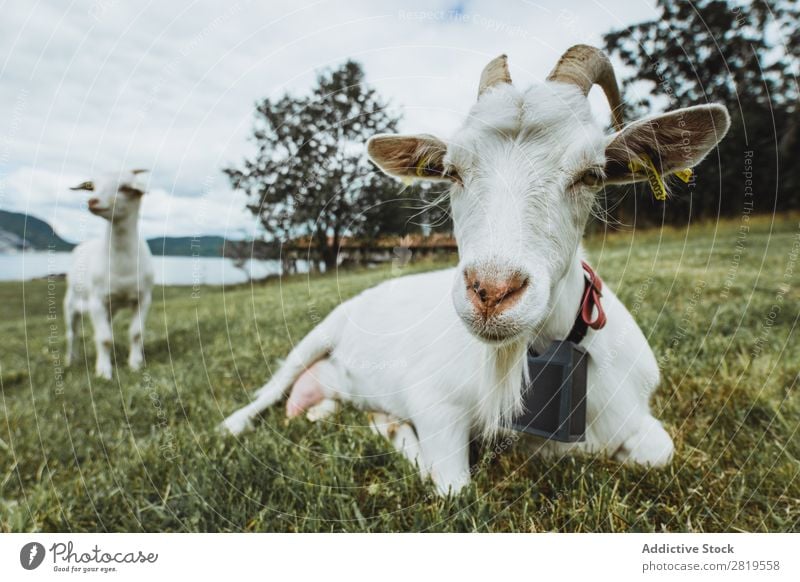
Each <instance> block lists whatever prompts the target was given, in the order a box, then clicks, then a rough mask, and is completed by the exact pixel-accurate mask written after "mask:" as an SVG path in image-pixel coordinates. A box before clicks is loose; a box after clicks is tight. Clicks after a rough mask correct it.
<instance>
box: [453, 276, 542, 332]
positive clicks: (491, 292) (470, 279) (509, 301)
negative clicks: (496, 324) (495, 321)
mask: <svg viewBox="0 0 800 582" xmlns="http://www.w3.org/2000/svg"><path fill="white" fill-rule="evenodd" d="M464 282H465V284H466V286H467V297H468V298H469V301H470V303H471V304H472V307H473V308H474V309H475V312H476V314H477V315H479V316H480V318H481V319H482V320H483V321H484V322H486V321H489V320H490V319H492V318H494V317H497V316H499V315H500V314H502V313H504V312H505V311H508V310H509V309H510V308H512V307H513V306H514V305H516V304H517V303H518V302H519V300H520V299H521V298H522V296H523V295H524V294H525V291H526V290H527V288H528V277H527V276H525V275H523V274H522V273H519V272H514V273H511V274H510V275H508V276H504V277H497V276H491V275H487V274H483V275H482V274H481V273H480V272H479V271H478V270H476V269H472V268H468V269H466V270H465V271H464Z"/></svg>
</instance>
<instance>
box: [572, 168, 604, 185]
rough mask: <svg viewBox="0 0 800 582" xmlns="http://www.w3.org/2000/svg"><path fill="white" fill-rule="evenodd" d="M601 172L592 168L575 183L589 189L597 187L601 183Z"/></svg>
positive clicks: (602, 176)
mask: <svg viewBox="0 0 800 582" xmlns="http://www.w3.org/2000/svg"><path fill="white" fill-rule="evenodd" d="M603 178H605V176H604V175H603V171H602V170H601V169H599V168H592V169H591V170H586V171H585V172H584V173H583V174H581V176H580V177H579V178H578V179H577V180H576V181H575V182H576V185H579V184H582V185H584V186H588V187H590V188H593V187H596V186H599V185H600V184H602V183H603Z"/></svg>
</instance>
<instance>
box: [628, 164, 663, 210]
mask: <svg viewBox="0 0 800 582" xmlns="http://www.w3.org/2000/svg"><path fill="white" fill-rule="evenodd" d="M628 169H630V171H631V173H633V174H635V173H636V172H638V171H640V170H644V172H645V173H646V174H647V182H648V183H649V184H650V189H651V190H652V191H653V196H654V197H655V199H656V200H662V201H663V200H666V199H667V188H666V186H664V180H662V179H661V174H659V173H658V170H657V169H656V166H655V164H653V160H651V159H650V156H648V155H647V154H643V155H642V161H641V162H639V161H638V160H634V161H631V162H630V163H628Z"/></svg>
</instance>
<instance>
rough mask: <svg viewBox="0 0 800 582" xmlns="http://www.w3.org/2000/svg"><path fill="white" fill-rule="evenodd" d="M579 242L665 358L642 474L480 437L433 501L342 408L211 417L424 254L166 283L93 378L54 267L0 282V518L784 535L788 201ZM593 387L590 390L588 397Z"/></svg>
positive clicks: (524, 442)
mask: <svg viewBox="0 0 800 582" xmlns="http://www.w3.org/2000/svg"><path fill="white" fill-rule="evenodd" d="M587 248H588V250H589V254H590V257H591V259H592V261H593V263H594V265H595V266H596V267H597V269H598V271H599V273H600V274H601V276H602V277H603V278H604V280H605V282H606V284H608V285H610V286H612V287H613V288H614V289H615V290H616V292H617V293H618V295H619V296H620V297H621V298H622V300H623V301H624V302H625V303H626V304H627V306H628V308H629V309H630V310H631V311H632V312H633V313H634V315H635V317H636V318H637V320H638V321H639V322H640V325H641V327H642V329H643V330H644V332H645V334H646V335H647V336H648V338H649V340H650V342H651V344H652V345H653V347H654V351H655V353H656V355H657V357H658V358H659V361H660V364H661V369H662V383H661V386H660V388H659V389H658V391H657V395H656V397H655V399H654V401H653V408H654V410H655V413H656V416H657V417H659V418H661V419H663V420H664V422H665V423H666V426H667V429H668V431H669V432H670V433H671V434H672V436H673V437H674V439H675V444H676V448H677V450H676V455H675V458H674V461H673V463H672V465H671V466H670V467H669V468H668V469H665V470H660V471H648V470H645V469H642V468H633V467H623V466H620V465H619V464H616V463H614V462H611V461H609V460H606V459H604V458H601V457H596V456H578V457H565V458H561V459H558V460H543V459H540V458H537V457H536V456H535V455H533V451H534V449H535V443H534V442H533V441H532V440H529V437H522V438H520V439H518V440H516V442H515V443H513V445H512V446H508V447H505V446H502V447H497V446H496V445H495V444H493V443H486V444H483V445H482V446H481V447H479V448H478V449H477V450H476V455H477V456H476V459H475V461H476V470H475V473H474V479H473V483H472V484H471V485H470V486H469V487H468V488H467V489H466V491H465V493H464V494H463V495H461V496H458V497H455V498H449V499H440V498H438V497H436V496H435V495H433V494H432V491H433V489H432V486H431V485H430V483H425V482H421V481H420V480H419V478H418V477H417V473H416V470H415V469H414V468H413V467H411V466H410V465H409V464H408V463H407V462H405V461H404V460H402V459H401V458H400V457H399V456H398V455H397V454H396V453H395V452H394V451H393V450H392V449H391V447H390V445H389V444H388V443H386V442H384V441H383V440H382V439H381V438H380V437H377V436H375V435H373V434H372V432H371V431H370V430H369V428H368V426H367V416H366V414H365V413H364V412H361V411H358V410H355V409H353V408H350V407H343V408H342V409H341V410H340V412H339V413H337V414H336V415H335V416H334V417H333V418H331V419H329V420H326V421H324V422H320V423H316V424H312V423H309V422H307V421H306V420H304V419H302V420H294V421H292V422H287V421H286V420H285V419H284V417H283V409H282V406H276V407H274V408H273V409H271V410H269V411H268V412H267V413H265V414H264V416H263V419H262V420H261V421H259V422H258V423H257V428H256V430H254V431H252V432H250V433H247V434H245V435H243V436H242V437H240V438H238V439H237V438H231V437H225V436H223V435H220V434H218V433H217V432H216V431H215V427H216V425H217V424H218V423H219V422H220V421H221V420H222V419H223V418H224V417H225V416H226V415H227V414H229V413H230V412H232V411H233V410H235V409H236V408H238V407H239V406H241V405H243V404H244V403H246V402H247V401H248V400H249V398H250V396H251V394H252V391H253V389H255V388H257V387H258V386H260V385H261V384H262V383H263V382H264V381H265V380H267V379H268V378H269V376H270V374H271V373H272V371H273V370H274V369H275V366H276V364H277V363H278V362H279V360H280V358H282V357H284V356H285V355H286V353H287V352H288V350H289V349H290V347H291V345H292V344H293V343H295V342H296V341H298V339H299V338H300V337H302V335H303V334H304V333H306V332H307V331H308V330H309V329H311V327H313V326H314V324H315V322H316V321H319V319H320V318H321V317H324V315H325V314H326V313H327V312H329V311H330V310H331V309H332V308H333V307H334V306H336V305H337V304H338V303H340V302H341V301H342V300H344V299H346V298H348V297H351V296H353V295H355V294H356V293H358V292H359V291H360V290H362V289H365V288H367V287H369V286H371V285H373V284H375V283H377V282H379V281H381V280H384V279H386V278H388V277H392V276H397V275H402V274H405V273H409V272H413V271H416V270H423V269H430V268H436V267H438V266H441V265H440V264H437V263H431V262H424V261H423V262H420V263H411V264H410V265H406V266H403V265H400V264H394V265H386V266H384V267H380V268H376V269H361V270H353V271H340V272H338V273H331V274H328V275H319V276H315V277H313V278H307V277H304V276H297V277H290V278H286V279H284V280H282V281H280V280H271V281H268V282H266V283H255V284H252V285H241V286H237V287H228V288H221V287H195V288H192V287H159V288H157V289H156V290H155V292H154V297H153V299H154V303H153V307H152V309H151V311H150V316H149V319H148V325H147V334H146V338H145V349H146V354H147V356H146V359H147V367H146V369H145V370H144V371H142V372H138V373H137V372H131V371H130V370H128V369H127V368H126V367H125V366H124V363H125V360H126V355H127V352H126V350H127V337H126V333H125V332H126V329H127V327H126V325H127V321H128V315H127V314H125V315H124V316H121V317H119V318H118V320H117V321H116V322H115V334H116V336H117V338H118V343H117V345H116V351H115V355H116V360H117V364H118V365H117V366H116V367H115V372H114V373H115V375H114V379H113V380H112V381H110V382H109V381H104V380H98V379H96V378H94V375H93V367H94V347H93V345H92V335H91V325H90V324H89V322H88V321H86V322H85V324H84V329H83V333H82V335H81V336H80V338H79V340H78V342H77V343H78V345H79V346H80V348H79V360H78V364H77V365H75V366H74V367H72V368H70V369H67V370H62V369H61V364H62V363H61V361H60V358H61V354H62V353H63V349H64V340H63V321H62V319H61V299H62V296H63V292H64V282H63V280H57V281H51V282H48V281H34V282H26V283H24V284H23V283H2V284H0V338H2V346H1V347H0V389H1V390H2V393H1V395H2V403H1V406H0V531H15V532H18V531H28V532H30V531H74V532H83V531H112V532H116V531H303V532H309V531H371V532H377V531H446V532H450V531H456V532H460V531H479V532H485V531H497V532H499V531H524V532H541V531H569V532H572V531H577V532H583V531H603V532H624V531H755V532H766V531H796V530H797V529H798V526H800V436H799V435H798V426H800V395H798V373H800V342H798V341H797V339H798V333H797V323H798V314H800V256H798V254H799V253H800V216H797V215H786V216H778V217H771V216H769V217H758V218H750V217H749V216H747V215H745V216H744V217H742V219H737V220H732V221H724V222H713V223H705V224H695V225H692V226H691V227H688V228H664V229H649V230H639V229H637V230H632V231H631V230H629V231H622V232H599V233H595V234H593V235H591V236H590V237H589V238H588V239H587ZM589 397H590V398H591V395H590V396H589Z"/></svg>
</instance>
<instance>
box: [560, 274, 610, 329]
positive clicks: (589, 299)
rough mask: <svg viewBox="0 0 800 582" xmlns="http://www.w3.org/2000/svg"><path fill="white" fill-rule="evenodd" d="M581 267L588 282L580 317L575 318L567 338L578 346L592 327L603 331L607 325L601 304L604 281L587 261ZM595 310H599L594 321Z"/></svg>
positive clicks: (585, 286)
mask: <svg viewBox="0 0 800 582" xmlns="http://www.w3.org/2000/svg"><path fill="white" fill-rule="evenodd" d="M581 265H582V266H583V270H584V272H585V274H586V282H585V284H584V288H583V296H582V297H581V306H580V309H579V310H578V316H577V317H576V318H575V323H574V325H573V326H572V330H571V331H570V332H569V335H568V336H567V341H571V342H573V343H576V344H579V343H581V341H583V338H585V337H586V333H587V332H588V331H589V328H590V327H591V328H592V329H602V328H603V326H604V325H605V324H606V312H605V311H604V310H603V304H602V303H600V298H601V297H602V296H603V292H602V291H603V281H602V280H601V279H600V277H598V276H597V273H595V272H594V271H593V270H592V268H591V267H590V266H589V265H588V264H587V263H586V261H581ZM595 309H596V310H597V317H595V318H594V319H592V315H593V314H594V311H595Z"/></svg>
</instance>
